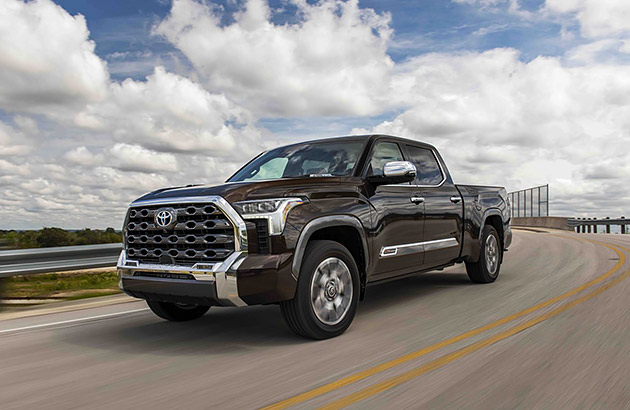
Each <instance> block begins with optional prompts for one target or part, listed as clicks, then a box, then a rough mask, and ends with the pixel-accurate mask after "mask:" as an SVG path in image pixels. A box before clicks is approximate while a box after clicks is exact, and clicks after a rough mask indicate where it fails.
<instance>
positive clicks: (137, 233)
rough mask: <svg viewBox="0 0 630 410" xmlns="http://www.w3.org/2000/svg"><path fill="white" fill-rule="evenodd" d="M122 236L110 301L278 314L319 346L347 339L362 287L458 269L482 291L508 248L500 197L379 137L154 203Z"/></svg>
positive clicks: (164, 193) (304, 149) (176, 315)
mask: <svg viewBox="0 0 630 410" xmlns="http://www.w3.org/2000/svg"><path fill="white" fill-rule="evenodd" d="M123 232H124V250H123V252H122V254H121V256H120V259H119V262H118V273H119V276H120V287H121V289H123V290H124V291H125V292H126V293H127V294H129V295H131V296H135V297H138V298H142V299H146V300H147V303H148V305H149V307H150V308H151V310H152V311H153V312H154V313H155V314H157V315H158V316H160V317H162V318H164V319H167V320H174V321H184V320H191V319H196V318H198V317H201V316H202V315H203V314H205V313H206V312H207V311H208V309H209V308H210V306H248V305H259V304H272V303H273V304H280V307H281V311H282V314H283V316H284V319H285V320H286V322H287V324H288V325H289V327H290V328H291V329H292V330H293V331H295V332H296V333H298V334H300V335H302V336H306V337H310V338H316V339H324V338H329V337H333V336H337V335H339V334H341V333H343V332H344V331H345V330H346V329H347V328H348V326H350V323H351V322H352V320H353V318H354V315H355V312H356V309H357V304H358V303H359V301H360V300H362V299H363V298H364V297H365V293H366V286H367V285H368V284H370V285H371V284H374V283H378V282H381V281H385V280H390V279H392V278H396V277H402V276H405V275H409V274H414V273H418V272H426V271H430V270H434V269H441V268H444V267H447V266H450V265H453V264H456V263H462V262H464V263H465V264H466V270H467V272H468V276H469V277H470V279H471V280H472V281H473V282H477V283H490V282H493V281H494V280H496V278H497V276H498V275H499V270H500V267H501V262H502V260H503V253H504V250H506V249H507V248H508V246H509V245H510V242H511V239H512V233H511V230H510V207H509V204H508V200H507V194H506V191H505V189H503V188H500V187H485V186H470V185H455V184H454V183H453V181H452V179H451V177H450V175H449V173H448V170H447V168H446V164H444V162H443V161H442V158H441V156H440V154H439V153H438V152H437V150H436V149H435V148H434V147H432V146H431V145H427V144H423V143H420V142H417V141H412V140H407V139H402V138H397V137H391V136H386V135H370V136H351V137H341V138H330V139H323V140H317V141H311V142H305V143H299V144H293V145H288V146H285V147H280V148H276V149H273V150H270V151H266V152H264V153H262V154H260V155H259V156H257V157H256V158H254V159H253V160H252V161H250V162H249V163H248V164H246V165H245V166H244V167H242V168H241V169H240V170H238V171H237V172H236V173H235V174H234V175H233V176H232V177H230V178H229V179H228V180H227V181H226V183H225V184H223V185H218V186H186V187H176V188H167V189H161V190H158V191H155V192H151V193H149V194H146V195H145V196H143V197H141V198H139V199H137V200H136V201H134V202H133V203H131V205H130V207H129V211H128V213H127V216H126V219H125V222H124V227H123Z"/></svg>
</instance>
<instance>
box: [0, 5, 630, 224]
mask: <svg viewBox="0 0 630 410" xmlns="http://www.w3.org/2000/svg"><path fill="white" fill-rule="evenodd" d="M368 133H385V134H393V135H399V136H403V137H407V138H411V139H415V140H420V141H425V142H428V143H431V144H434V145H435V146H436V147H437V148H438V149H439V150H440V152H441V154H442V155H443V157H444V159H445V161H446V163H447V165H448V167H449V170H450V172H451V174H452V175H453V178H454V179H455V181H456V182H457V183H475V184H489V185H502V186H505V187H506V188H507V189H508V190H509V191H514V190H519V189H523V188H527V187H531V186H537V185H542V184H549V185H550V213H551V214H552V215H556V216H576V217H582V216H588V217H605V216H611V217H618V216H621V215H624V216H630V208H629V206H628V203H629V202H630V190H629V189H628V180H629V179H630V178H629V176H630V2H628V1H627V0H452V1H449V0H443V1H437V0H400V1H376V0H362V1H357V0H348V1H343V0H322V1H307V0H273V1H271V0H269V1H267V0H225V1H210V0H205V1H204V0H175V1H172V2H171V1H167V0H140V1H133V2H130V1H123V0H110V1H106V2H104V1H96V0H92V1H88V0H66V1H62V0H58V1H51V0H33V1H26V2H25V1H23V0H3V1H2V2H1V3H0V229H33V228H41V227H44V226H58V227H63V228H83V227H90V228H105V227H108V226H112V227H116V228H118V227H120V226H121V224H122V219H123V217H124V212H125V209H126V207H127V205H128V204H129V202H131V201H132V200H133V199H135V198H137V197H139V196H140V195H142V194H143V193H145V192H148V191H151V190H154V189H157V188H161V187H166V186H175V185H185V184H190V183H203V184H219V183H222V182H223V181H225V179H226V178H227V177H229V176H230V175H231V174H232V173H233V172H234V171H235V170H237V169H238V168H239V167H240V165H242V164H243V163H245V162H246V161H247V160H249V159H250V158H251V157H253V156H255V155H257V154H258V153H259V152H261V151H263V150H265V149H268V148H272V147H275V146H278V145H282V144H286V143H291V142H297V141H303V140H308V139H311V138H323V137H329V136H338V135H348V134H368Z"/></svg>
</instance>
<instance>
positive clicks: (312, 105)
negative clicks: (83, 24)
mask: <svg viewBox="0 0 630 410" xmlns="http://www.w3.org/2000/svg"><path fill="white" fill-rule="evenodd" d="M291 3H292V4H293V5H294V6H295V7H297V9H298V14H297V15H298V17H299V21H298V22H296V23H293V24H289V23H287V24H282V25H280V24H274V23H272V22H271V21H270V15H271V10H270V9H269V6H268V4H267V2H266V1H265V0H248V1H246V3H245V7H244V9H243V10H241V11H239V12H237V13H236V14H234V15H233V16H232V17H233V18H234V21H233V22H232V23H231V24H229V25H227V26H222V25H221V16H220V15H219V14H218V12H216V11H215V10H213V9H212V8H211V7H210V6H208V5H205V4H202V3H199V2H196V1H193V0H174V2H173V6H172V9H171V12H170V14H169V16H168V17H167V18H166V19H165V20H164V21H162V22H161V23H160V24H159V25H158V26H157V27H156V28H155V33H157V34H160V35H163V36H164V37H166V38H167V39H168V40H169V41H171V42H172V43H173V44H174V45H175V46H176V47H178V48H179V49H180V50H181V51H182V52H183V53H184V54H185V55H186V56H187V57H188V58H189V59H190V61H191V62H192V63H193V65H194V67H195V68H196V69H197V71H198V72H199V73H200V74H201V76H202V78H204V79H205V83H206V84H207V86H208V87H209V88H210V89H215V90H221V91H224V92H225V93H226V94H227V95H228V96H229V97H230V98H233V99H234V100H235V101H237V102H238V103H239V104H242V105H244V106H246V107H248V108H249V109H251V110H252V111H254V112H256V113H258V114H259V115H263V116H264V115H284V116H286V115H288V116H296V115H297V116H300V115H301V116H316V115H343V114H352V115H366V114H374V113H377V112H378V111H379V109H380V107H381V106H382V104H383V101H382V100H383V99H382V96H383V91H384V87H385V85H386V81H387V75H388V73H389V71H390V69H391V68H392V67H393V62H392V60H391V59H390V58H389V56H388V55H387V52H386V51H387V45H388V42H389V39H390V35H391V29H390V28H389V21H390V15H389V14H387V13H386V14H382V15H379V14H377V13H375V12H374V11H373V10H371V9H361V8H359V5H358V1H357V0H350V1H347V2H344V1H340V0H323V1H321V2H319V3H317V4H308V3H307V2H306V1H303V0H293V1H291Z"/></svg>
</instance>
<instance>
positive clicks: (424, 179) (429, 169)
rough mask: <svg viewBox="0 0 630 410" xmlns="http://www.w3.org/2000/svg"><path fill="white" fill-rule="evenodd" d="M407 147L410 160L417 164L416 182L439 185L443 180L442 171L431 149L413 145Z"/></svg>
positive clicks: (418, 183)
mask: <svg viewBox="0 0 630 410" xmlns="http://www.w3.org/2000/svg"><path fill="white" fill-rule="evenodd" d="M406 148H407V152H408V153H409V161H411V162H412V163H413V164H414V165H415V166H416V171H417V173H418V174H417V176H416V182H415V184H417V185H437V184H439V183H440V182H442V179H443V176H442V171H441V170H440V166H439V165H438V162H437V159H436V158H435V155H433V153H432V152H431V150H428V149H426V148H420V147H414V146H413V145H407V146H406Z"/></svg>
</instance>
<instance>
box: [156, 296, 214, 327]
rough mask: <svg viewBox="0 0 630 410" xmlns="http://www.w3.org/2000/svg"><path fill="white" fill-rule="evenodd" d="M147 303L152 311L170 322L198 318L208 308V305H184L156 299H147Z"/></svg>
mask: <svg viewBox="0 0 630 410" xmlns="http://www.w3.org/2000/svg"><path fill="white" fill-rule="evenodd" d="M147 305H149V308H150V309H151V311H152V312H153V313H155V314H156V315H158V316H159V317H161V318H162V319H166V320H170V321H171V322H185V321H187V320H194V319H199V318H200V317H201V316H203V315H205V314H206V312H207V311H208V309H210V306H201V305H185V304H180V303H169V302H160V301H157V300H147Z"/></svg>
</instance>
